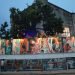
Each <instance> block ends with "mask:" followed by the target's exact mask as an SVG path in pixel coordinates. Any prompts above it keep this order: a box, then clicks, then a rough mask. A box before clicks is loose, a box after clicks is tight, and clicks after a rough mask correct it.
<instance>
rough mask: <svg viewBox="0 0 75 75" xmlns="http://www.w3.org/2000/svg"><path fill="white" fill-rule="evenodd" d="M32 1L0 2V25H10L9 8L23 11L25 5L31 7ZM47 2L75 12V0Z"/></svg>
mask: <svg viewBox="0 0 75 75" xmlns="http://www.w3.org/2000/svg"><path fill="white" fill-rule="evenodd" d="M33 1H34V0H0V25H1V24H2V23H3V22H5V21H7V22H8V23H9V24H10V12H9V9H10V8H11V7H15V8H19V9H20V10H23V9H24V8H26V7H27V5H31V4H32V3H33ZM48 1H49V2H51V3H53V4H55V5H57V6H59V7H61V8H63V9H65V10H67V11H70V12H75V7H74V6H75V0H48Z"/></svg>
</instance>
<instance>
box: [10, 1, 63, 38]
mask: <svg viewBox="0 0 75 75" xmlns="http://www.w3.org/2000/svg"><path fill="white" fill-rule="evenodd" d="M10 12H11V14H10V18H11V32H12V34H13V37H14V38H15V37H22V35H21V34H23V33H24V31H26V30H35V31H36V25H37V24H38V23H39V24H40V23H41V21H42V26H43V30H44V31H45V33H46V35H55V34H56V33H62V32H63V22H62V20H61V18H57V17H56V15H55V13H54V12H53V9H52V8H51V7H50V5H49V4H42V3H41V2H37V3H33V4H32V5H31V6H28V7H27V8H26V9H24V10H23V11H20V10H19V9H16V8H11V9H10ZM14 31H15V32H14ZM17 35H18V36H17Z"/></svg>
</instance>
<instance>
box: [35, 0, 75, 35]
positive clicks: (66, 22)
mask: <svg viewBox="0 0 75 75" xmlns="http://www.w3.org/2000/svg"><path fill="white" fill-rule="evenodd" d="M39 1H41V2H42V3H43V4H49V5H50V6H51V7H52V8H53V11H54V13H55V14H56V17H57V18H61V19H62V21H63V26H64V29H65V30H64V33H65V34H67V35H70V36H73V35H75V34H74V33H75V13H71V12H69V11H67V10H64V9H63V8H60V7H58V6H56V5H54V4H52V3H49V2H48V0H35V2H39ZM67 35H66V36H67Z"/></svg>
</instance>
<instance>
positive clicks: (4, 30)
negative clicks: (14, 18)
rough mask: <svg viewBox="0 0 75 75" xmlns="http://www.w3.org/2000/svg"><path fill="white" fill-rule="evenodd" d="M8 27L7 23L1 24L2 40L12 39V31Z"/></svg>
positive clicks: (0, 35)
mask: <svg viewBox="0 0 75 75" xmlns="http://www.w3.org/2000/svg"><path fill="white" fill-rule="evenodd" d="M7 27H8V24H7V22H4V24H1V27H0V37H1V38H2V39H10V38H11V34H10V30H9V29H7Z"/></svg>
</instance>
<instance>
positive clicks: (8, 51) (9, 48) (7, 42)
mask: <svg viewBox="0 0 75 75" xmlns="http://www.w3.org/2000/svg"><path fill="white" fill-rule="evenodd" d="M5 46H6V47H5V54H7V55H8V54H11V53H12V43H11V40H5Z"/></svg>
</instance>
